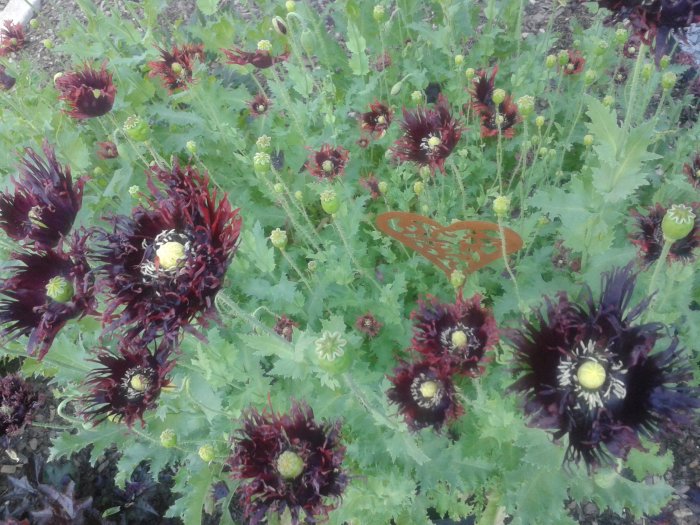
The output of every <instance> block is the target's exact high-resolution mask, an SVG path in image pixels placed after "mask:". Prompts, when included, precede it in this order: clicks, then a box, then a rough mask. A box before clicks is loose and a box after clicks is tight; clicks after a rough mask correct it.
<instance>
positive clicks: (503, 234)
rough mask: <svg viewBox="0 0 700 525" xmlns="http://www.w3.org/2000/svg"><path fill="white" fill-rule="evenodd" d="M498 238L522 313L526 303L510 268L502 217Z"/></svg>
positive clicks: (499, 220)
mask: <svg viewBox="0 0 700 525" xmlns="http://www.w3.org/2000/svg"><path fill="white" fill-rule="evenodd" d="M498 236H499V237H500V238H501V257H503V264H504V265H505V267H506V271H507V272H508V275H509V276H510V280H511V281H513V289H514V290H515V297H516V298H517V299H518V308H520V311H521V312H522V311H523V305H524V303H523V299H522V297H521V296H520V288H519V287H518V281H517V280H516V279H515V274H514V273H513V270H512V269H511V267H510V263H509V262H508V253H507V251H506V235H505V232H504V231H503V219H501V217H498Z"/></svg>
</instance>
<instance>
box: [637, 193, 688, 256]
mask: <svg viewBox="0 0 700 525" xmlns="http://www.w3.org/2000/svg"><path fill="white" fill-rule="evenodd" d="M690 206H691V208H693V212H694V213H695V225H694V226H693V229H692V230H691V231H690V233H688V235H686V236H685V237H683V238H682V239H680V240H678V241H676V242H674V243H673V244H672V245H671V251H670V252H669V258H670V259H671V260H675V261H683V262H690V261H692V260H693V252H694V251H695V249H696V248H697V247H698V246H700V203H697V202H695V203H692V204H691V205H690ZM644 211H645V214H641V213H639V212H637V211H636V210H632V211H631V214H632V217H634V219H635V223H636V224H635V226H636V229H635V231H633V232H632V234H631V235H630V240H631V241H632V243H633V244H634V245H636V246H637V247H638V248H639V256H640V258H641V259H642V261H643V263H644V264H645V265H650V264H652V263H654V261H656V260H657V259H658V258H659V256H660V255H661V250H662V249H663V246H664V236H663V232H662V231H661V221H662V220H663V218H664V215H666V208H664V207H663V206H661V205H660V204H656V205H655V206H651V207H649V208H647V209H646V210H644Z"/></svg>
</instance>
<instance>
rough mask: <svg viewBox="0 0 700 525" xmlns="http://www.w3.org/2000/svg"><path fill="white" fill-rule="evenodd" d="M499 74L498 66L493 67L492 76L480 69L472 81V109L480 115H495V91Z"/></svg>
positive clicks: (470, 92)
mask: <svg viewBox="0 0 700 525" xmlns="http://www.w3.org/2000/svg"><path fill="white" fill-rule="evenodd" d="M497 73H498V66H493V70H492V71H491V76H488V73H487V72H486V70H485V69H480V70H479V71H477V72H476V75H475V76H474V79H473V80H472V89H471V90H470V91H469V94H470V95H471V98H472V108H474V111H475V112H476V113H477V114H478V115H482V114H484V113H488V114H491V113H493V110H494V102H493V91H494V89H495V86H494V84H495V82H496V74H497Z"/></svg>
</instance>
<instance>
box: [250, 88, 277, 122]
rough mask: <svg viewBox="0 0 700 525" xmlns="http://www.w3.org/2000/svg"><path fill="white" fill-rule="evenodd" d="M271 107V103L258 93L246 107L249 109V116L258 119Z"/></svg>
mask: <svg viewBox="0 0 700 525" xmlns="http://www.w3.org/2000/svg"><path fill="white" fill-rule="evenodd" d="M271 105H272V102H270V99H268V98H267V97H266V96H265V95H264V94H262V93H258V94H257V95H255V98H253V100H251V101H250V103H249V104H248V107H249V108H250V114H251V115H252V116H253V117H259V116H261V115H264V114H266V113H267V110H268V109H270V106H271Z"/></svg>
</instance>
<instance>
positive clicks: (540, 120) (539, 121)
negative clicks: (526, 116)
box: [535, 115, 544, 128]
mask: <svg viewBox="0 0 700 525" xmlns="http://www.w3.org/2000/svg"><path fill="white" fill-rule="evenodd" d="M535 126H537V127H538V128H541V127H542V126H544V117H543V116H542V115H538V116H537V118H536V119H535Z"/></svg>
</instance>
